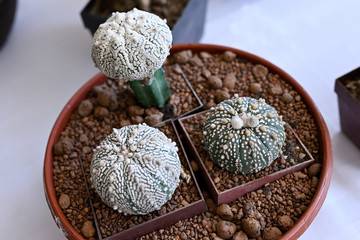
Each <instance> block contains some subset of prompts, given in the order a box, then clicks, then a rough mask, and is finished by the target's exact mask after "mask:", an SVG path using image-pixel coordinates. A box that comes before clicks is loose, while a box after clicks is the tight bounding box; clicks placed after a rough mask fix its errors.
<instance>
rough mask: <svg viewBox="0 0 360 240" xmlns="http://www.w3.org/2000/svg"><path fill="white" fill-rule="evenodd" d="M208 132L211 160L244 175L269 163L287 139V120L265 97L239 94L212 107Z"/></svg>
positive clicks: (206, 137) (204, 130)
mask: <svg viewBox="0 0 360 240" xmlns="http://www.w3.org/2000/svg"><path fill="white" fill-rule="evenodd" d="M224 119H225V120H226V121H227V123H226V124H224ZM205 132H206V134H204V138H203V144H204V147H205V149H206V150H207V151H208V153H209V155H210V157H211V159H212V160H213V161H214V162H215V163H216V164H217V165H219V166H220V167H223V168H224V169H226V170H227V171H230V172H234V173H242V174H249V173H255V172H258V171H260V170H262V169H264V168H265V167H267V166H269V165H270V164H271V163H272V161H273V160H275V159H276V158H277V156H278V155H279V153H280V151H281V146H283V144H284V141H285V129H284V122H282V121H281V117H279V115H278V113H277V112H276V110H275V109H274V108H272V107H271V106H270V105H268V104H266V103H265V100H263V99H259V100H256V99H253V98H249V97H239V96H237V95H235V96H234V97H233V98H232V99H229V100H225V101H223V102H221V103H219V104H218V105H217V106H216V107H215V108H213V109H212V110H210V112H209V114H208V116H207V119H206V121H205V124H204V128H203V133H205Z"/></svg>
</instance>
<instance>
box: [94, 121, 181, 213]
mask: <svg viewBox="0 0 360 240" xmlns="http://www.w3.org/2000/svg"><path fill="white" fill-rule="evenodd" d="M177 151H178V148H177V147H176V144H175V142H172V141H171V140H170V139H169V138H167V137H166V136H165V134H163V133H162V132H161V131H159V130H158V129H156V128H152V127H149V126H147V125H146V124H139V125H131V126H127V127H123V128H121V129H113V132H112V133H111V134H110V135H108V136H107V137H106V138H105V139H104V140H103V141H102V142H101V143H100V145H99V146H98V147H97V148H96V149H95V151H94V156H93V159H92V162H91V167H90V173H91V180H92V184H93V187H94V188H95V191H96V192H97V193H98V194H99V196H100V197H101V199H102V200H103V201H104V202H105V203H106V204H107V205H108V206H110V207H112V208H113V209H114V210H117V211H119V212H121V213H124V214H125V215H126V214H131V215H143V214H147V213H149V212H152V211H154V210H159V209H160V208H161V206H163V205H164V204H165V203H166V202H167V201H168V200H169V199H170V198H171V196H172V194H173V193H174V191H175V189H176V187H177V186H178V184H179V182H180V180H179V176H180V169H181V163H180V160H179V156H178V154H177Z"/></svg>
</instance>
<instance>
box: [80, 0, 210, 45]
mask: <svg viewBox="0 0 360 240" xmlns="http://www.w3.org/2000/svg"><path fill="white" fill-rule="evenodd" d="M206 5H207V0H181V1H179V0H136V1H134V0H131V1H129V0H90V1H89V2H88V3H87V4H86V6H85V7H84V9H83V10H82V11H81V18H82V20H83V22H84V25H85V27H86V28H88V29H89V30H90V32H91V34H92V35H93V34H94V33H95V31H96V30H97V28H98V27H99V25H100V24H102V23H104V22H105V21H106V19H107V18H108V17H110V15H111V13H112V12H116V11H118V12H126V11H129V10H131V9H132V8H134V7H136V8H139V9H141V10H144V11H148V12H151V13H154V14H156V15H158V16H159V17H160V18H162V19H166V20H167V24H168V25H169V27H170V29H171V30H172V33H173V36H174V43H184V42H198V41H199V40H200V38H201V36H202V34H203V31H204V23H205V12H206Z"/></svg>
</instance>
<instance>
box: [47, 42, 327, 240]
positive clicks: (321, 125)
mask: <svg viewBox="0 0 360 240" xmlns="http://www.w3.org/2000/svg"><path fill="white" fill-rule="evenodd" d="M187 49H191V50H192V51H193V52H200V51H207V52H209V53H221V52H224V51H227V50H229V51H233V52H234V53H236V54H237V55H238V56H239V57H241V58H244V59H247V60H249V61H251V62H253V63H259V64H262V65H265V66H266V67H267V68H268V69H269V71H271V72H274V73H277V74H279V76H280V77H281V78H282V79H284V80H286V81H287V82H288V83H289V84H290V85H292V87H293V88H294V90H296V91H297V92H298V93H299V94H300V95H301V98H302V99H303V101H304V102H305V104H306V105H307V106H308V109H309V112H310V113H311V115H312V116H313V118H314V121H315V124H316V125H317V128H318V136H319V142H320V144H321V146H320V154H319V156H320V161H321V163H322V170H321V176H320V179H319V185H318V188H317V190H316V193H315V194H314V197H313V199H312V201H311V203H310V204H309V206H308V208H307V210H306V211H305V212H304V213H303V215H302V216H301V218H300V219H299V221H297V222H296V224H295V225H294V226H293V227H292V228H291V229H290V230H289V231H288V232H286V233H285V234H284V235H283V237H282V238H281V239H297V238H298V237H299V236H300V235H301V234H302V233H303V232H304V231H305V230H306V229H307V227H308V226H309V225H310V224H311V222H312V221H313V219H314V218H315V216H316V215H317V213H318V212H319V210H320V207H321V205H322V204H323V202H324V200H325V197H326V194H327V191H328V188H329V185H330V178H331V172H332V166H333V160H332V150H331V142H330V136H329V133H328V130H327V127H326V124H325V121H324V120H323V118H322V116H321V114H320V112H319V110H318V109H317V107H316V106H315V104H314V102H313V101H312V99H311V98H310V96H309V95H308V94H307V93H306V92H305V90H304V89H303V88H302V87H301V86H300V85H299V84H298V83H297V82H296V81H295V80H294V79H293V78H292V77H291V76H290V75H288V74H287V73H286V72H284V71H283V70H281V69H280V68H278V67H277V66H275V65H273V64H271V63H270V62H268V61H266V60H264V59H262V58H260V57H258V56H255V55H252V54H250V53H247V52H244V51H241V50H237V49H233V48H229V47H224V46H217V45H208V44H178V45H174V46H173V48H172V49H171V54H174V53H176V52H179V51H182V50H187ZM103 81H104V77H103V75H102V74H98V75H97V76H95V77H94V78H93V79H91V80H90V81H89V82H87V83H86V84H85V85H84V86H83V87H82V88H80V90H79V91H78V92H77V93H76V94H75V95H74V97H73V98H71V99H70V101H69V102H68V103H67V104H66V106H65V108H64V109H63V111H62V112H61V114H60V116H59V117H58V119H57V121H56V123H55V125H54V127H53V130H52V132H51V134H50V137H49V141H48V145H47V148H46V154H45V161H44V188H45V195H46V199H47V201H48V204H49V207H50V210H51V212H52V214H53V217H54V219H55V221H56V223H57V224H58V226H59V227H60V228H62V230H63V231H64V233H66V234H67V237H68V238H69V239H82V237H81V236H80V234H78V233H77V232H76V231H75V230H74V229H73V228H72V226H71V225H70V223H69V222H68V221H67V220H66V218H65V216H64V214H63V212H62V210H61V208H60V207H59V205H58V202H57V198H56V194H55V190H54V183H53V173H52V160H53V146H54V144H55V143H56V142H57V141H58V139H59V136H60V132H61V130H62V129H63V128H64V127H65V125H66V123H67V121H68V120H69V117H70V115H71V113H72V112H73V111H74V110H75V109H76V107H77V106H78V104H79V103H80V102H81V100H82V99H84V98H85V97H86V96H87V94H88V93H89V92H90V91H91V89H92V88H93V87H94V86H95V85H99V84H101V83H102V82H103Z"/></svg>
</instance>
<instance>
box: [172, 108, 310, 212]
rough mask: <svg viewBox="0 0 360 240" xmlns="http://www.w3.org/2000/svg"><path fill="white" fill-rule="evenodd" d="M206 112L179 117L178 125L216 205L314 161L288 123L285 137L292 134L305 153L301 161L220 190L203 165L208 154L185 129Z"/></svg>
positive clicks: (203, 118) (298, 169) (230, 200)
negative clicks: (188, 121)
mask: <svg viewBox="0 0 360 240" xmlns="http://www.w3.org/2000/svg"><path fill="white" fill-rule="evenodd" d="M208 112H209V110H206V111H203V112H200V113H196V114H193V115H190V116H187V117H183V118H179V125H180V128H181V130H182V132H183V133H184V135H185V137H186V141H187V144H188V146H189V147H190V151H191V153H192V156H193V157H194V158H195V160H196V162H197V164H198V165H199V170H200V172H201V175H202V177H203V179H204V182H205V184H206V185H207V188H208V190H209V192H210V194H211V197H212V199H213V200H214V201H215V203H216V204H217V205H221V204H226V203H229V202H232V201H234V200H236V199H237V198H239V197H241V196H243V195H245V194H246V193H248V192H252V191H255V190H257V189H259V188H261V187H263V186H264V185H266V184H268V183H271V182H274V181H276V180H278V179H280V178H282V177H283V176H285V175H287V174H290V173H293V172H298V171H301V170H303V169H304V168H306V167H308V166H310V165H311V164H313V163H314V162H315V159H314V158H313V156H312V155H311V154H310V152H309V151H308V149H307V148H306V147H305V145H304V144H303V142H302V141H301V140H300V138H299V136H298V135H297V134H296V132H295V131H294V130H293V129H292V128H291V126H290V125H289V124H286V125H285V128H286V129H287V130H288V131H287V132H288V134H289V135H287V137H286V138H288V136H290V135H292V139H294V141H293V143H294V144H296V146H298V147H299V148H301V149H302V152H303V153H304V154H306V156H305V157H304V159H303V161H301V162H298V163H296V164H294V165H292V166H289V167H286V168H284V169H279V170H277V171H274V172H273V173H271V174H268V175H266V176H264V177H262V178H258V179H255V180H250V181H247V182H246V183H244V184H240V185H238V186H235V187H232V188H230V189H227V190H224V191H220V190H219V189H218V188H217V187H216V183H215V182H214V181H213V178H212V177H211V175H210V173H209V171H208V170H207V168H206V166H205V161H206V160H210V156H209V155H208V154H205V155H204V154H203V155H201V154H200V151H201V150H200V149H198V147H199V146H196V144H195V143H194V142H193V141H192V136H191V135H193V134H194V133H193V134H191V133H190V132H188V131H187V130H186V129H187V127H186V126H187V125H188V124H187V120H191V119H194V118H195V122H197V123H201V124H203V122H205V119H206V113H208ZM196 117H198V118H196ZM199 118H200V119H199ZM195 133H196V134H198V130H197V129H196V130H195ZM200 155H201V156H200ZM284 155H285V153H284ZM202 158H204V159H202ZM274 164H275V162H274V163H273V164H271V165H273V167H274V168H275V166H276V165H275V166H274ZM277 166H279V165H277Z"/></svg>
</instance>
